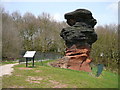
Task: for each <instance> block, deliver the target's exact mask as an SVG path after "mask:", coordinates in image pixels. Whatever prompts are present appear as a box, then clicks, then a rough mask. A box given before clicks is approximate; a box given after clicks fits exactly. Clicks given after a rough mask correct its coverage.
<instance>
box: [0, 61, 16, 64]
mask: <svg viewBox="0 0 120 90" xmlns="http://www.w3.org/2000/svg"><path fill="white" fill-rule="evenodd" d="M0 63H1V65H5V64H14V63H18V62H15V61H2V62H0Z"/></svg>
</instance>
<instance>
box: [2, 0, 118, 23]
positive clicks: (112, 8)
mask: <svg viewBox="0 0 120 90" xmlns="http://www.w3.org/2000/svg"><path fill="white" fill-rule="evenodd" d="M84 1H85V2H83V1H82V2H78V1H76V0H74V1H71V2H70V0H69V1H66V2H65V0H62V2H61V1H58V2H56V1H54V0H53V1H49V2H48V1H46V0H45V2H43V1H41V2H40V1H39V2H38V1H36V0H33V1H31V0H29V1H26V2H24V1H23V0H21V1H20V0H18V1H15V0H12V1H11V0H2V3H1V5H2V6H3V7H4V9H5V11H8V12H9V13H10V14H11V13H12V12H14V11H18V12H20V13H21V15H24V14H25V13H26V12H31V13H33V14H34V15H35V16H38V15H40V14H42V13H43V12H45V13H49V14H50V15H51V16H52V17H53V18H54V19H55V20H56V21H66V20H65V19H64V14H65V13H68V12H71V11H74V10H76V9H79V8H84V9H88V10H90V11H91V12H92V14H93V17H94V18H95V19H96V20H97V25H106V24H107V25H109V24H118V2H117V1H116V0H109V1H108V0H104V1H100V0H99V1H97V2H95V1H94V0H93V1H91V2H88V0H87V1H86V0H84Z"/></svg>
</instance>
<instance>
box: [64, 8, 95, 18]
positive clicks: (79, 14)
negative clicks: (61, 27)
mask: <svg viewBox="0 0 120 90" xmlns="http://www.w3.org/2000/svg"><path fill="white" fill-rule="evenodd" d="M64 17H65V19H78V18H82V19H93V17H92V13H91V12H90V11H89V10H87V9H77V10H75V11H73V12H69V13H66V14H65V15H64Z"/></svg>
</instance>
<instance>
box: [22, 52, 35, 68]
mask: <svg viewBox="0 0 120 90" xmlns="http://www.w3.org/2000/svg"><path fill="white" fill-rule="evenodd" d="M35 53H36V51H26V53H25V55H24V56H23V57H25V58H26V67H27V66H28V61H29V59H33V64H32V66H33V67H34V57H35Z"/></svg>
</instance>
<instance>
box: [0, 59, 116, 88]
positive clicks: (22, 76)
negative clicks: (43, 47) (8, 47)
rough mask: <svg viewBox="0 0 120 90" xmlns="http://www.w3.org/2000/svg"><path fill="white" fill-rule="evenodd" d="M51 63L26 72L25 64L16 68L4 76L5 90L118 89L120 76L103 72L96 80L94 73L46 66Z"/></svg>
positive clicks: (94, 70) (44, 63)
mask: <svg viewBox="0 0 120 90" xmlns="http://www.w3.org/2000/svg"><path fill="white" fill-rule="evenodd" d="M47 62H49V61H44V62H43V65H42V64H41V63H40V62H35V67H34V68H31V65H32V64H29V68H31V69H29V70H27V69H26V70H24V69H21V68H25V64H19V65H16V66H14V69H15V71H14V72H13V74H12V75H11V76H8V75H6V76H3V84H2V85H3V88H118V75H117V74H114V73H111V72H108V71H103V72H102V75H101V76H99V77H98V78H96V77H95V76H94V75H95V74H96V68H94V69H93V72H92V73H88V72H83V71H75V70H70V69H61V68H55V67H51V66H48V65H46V63H47Z"/></svg>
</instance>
